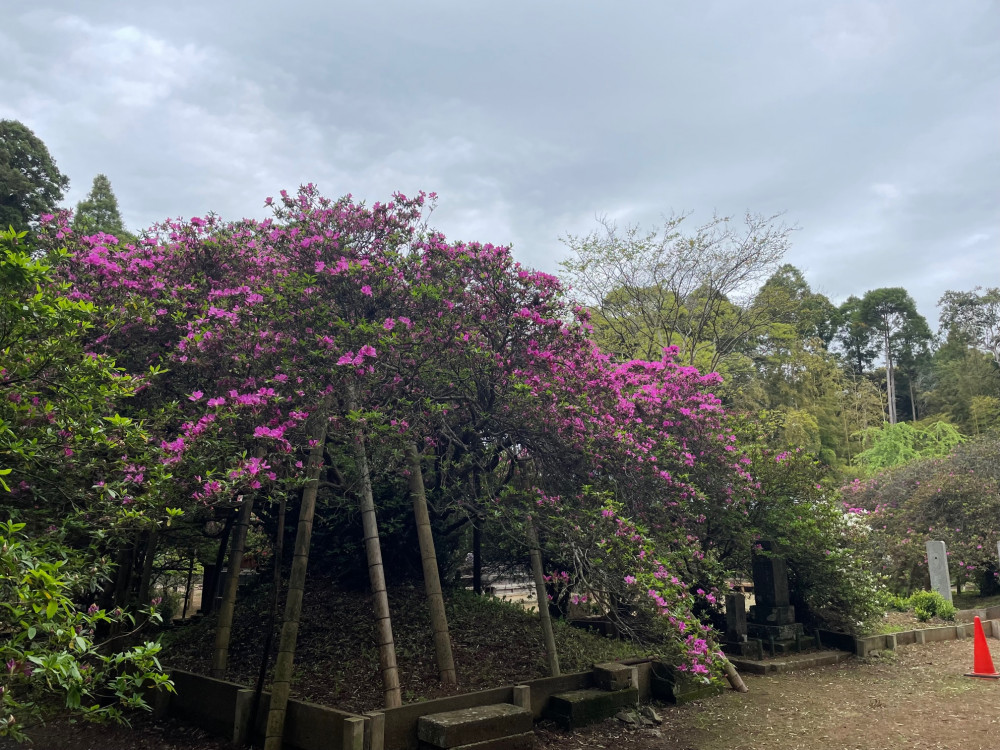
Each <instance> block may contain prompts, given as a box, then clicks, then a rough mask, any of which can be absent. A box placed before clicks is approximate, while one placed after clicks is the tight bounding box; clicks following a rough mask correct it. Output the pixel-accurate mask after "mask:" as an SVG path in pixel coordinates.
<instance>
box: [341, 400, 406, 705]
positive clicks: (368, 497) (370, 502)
mask: <svg viewBox="0 0 1000 750" xmlns="http://www.w3.org/2000/svg"><path fill="white" fill-rule="evenodd" d="M349 408H350V409H351V410H352V411H353V410H354V409H356V408H357V406H356V405H355V403H354V394H353V392H352V393H351V404H350V407H349ZM354 459H355V462H356V463H357V465H358V474H359V475H360V477H361V523H362V526H363V527H364V535H365V554H366V556H367V558H368V580H369V582H370V584H371V589H372V598H373V599H374V603H375V619H376V624H377V627H378V641H379V643H378V646H379V663H380V665H381V668H382V691H383V694H384V696H385V707H386V708H396V707H397V706H401V705H403V700H402V697H401V695H400V692H399V669H398V667H397V666H396V645H395V643H394V641H393V638H392V619H391V616H390V614H389V596H388V594H387V593H386V590H385V571H384V570H383V568H382V548H381V546H380V544H379V536H378V521H377V520H376V518H375V499H374V498H373V497H372V480H371V475H370V474H369V473H368V454H367V452H366V451H365V439H364V435H363V434H362V432H361V428H360V427H358V428H357V429H356V430H355V434H354Z"/></svg>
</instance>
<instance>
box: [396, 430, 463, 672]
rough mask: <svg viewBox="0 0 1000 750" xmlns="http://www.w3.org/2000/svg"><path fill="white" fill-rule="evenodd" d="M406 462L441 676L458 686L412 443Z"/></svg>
mask: <svg viewBox="0 0 1000 750" xmlns="http://www.w3.org/2000/svg"><path fill="white" fill-rule="evenodd" d="M406 464H407V468H408V469H409V472H410V475H409V477H408V480H409V484H410V494H411V495H412V496H413V515H414V518H415V519H416V522H417V541H418V542H419V543H420V562H421V564H422V565H423V569H424V588H425V590H426V592H427V606H428V609H430V615H431V630H432V631H433V632H434V651H435V654H436V655H437V667H438V675H439V677H440V678H441V682H443V683H444V684H446V685H455V684H457V682H458V676H457V675H456V673H455V659H454V657H453V656H452V653H451V638H450V637H449V635H448V615H447V613H446V612H445V609H444V595H443V594H442V593H441V575H440V573H439V572H438V565H437V554H436V553H435V551H434V535H433V533H432V532H431V519H430V514H429V513H428V512H427V493H426V492H425V490H424V472H423V469H422V468H421V466H420V454H419V453H417V446H416V445H414V444H413V443H412V442H411V443H407V445H406Z"/></svg>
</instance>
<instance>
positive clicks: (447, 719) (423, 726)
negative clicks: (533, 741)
mask: <svg viewBox="0 0 1000 750" xmlns="http://www.w3.org/2000/svg"><path fill="white" fill-rule="evenodd" d="M533 726H534V722H533V721H532V718H531V711H529V710H528V709H526V708H521V707H520V706H515V705H513V704H510V703H496V704H494V705H492V706H476V707H474V708H462V709H459V710H457V711H445V712H443V713H439V714H429V715H427V716H421V717H420V718H419V719H418V720H417V737H418V739H419V740H420V743H421V747H425V748H441V749H448V750H457V749H458V748H466V747H470V748H475V750H492V748H494V747H497V748H499V747H512V748H513V747H521V745H518V744H516V743H515V744H510V745H504V744H498V745H493V744H488V743H493V742H496V741H500V740H511V741H513V738H516V737H519V736H521V735H525V734H531V736H532V737H534V733H533V731H532V729H533ZM484 743H487V744H484Z"/></svg>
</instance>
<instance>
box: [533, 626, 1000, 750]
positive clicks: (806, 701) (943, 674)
mask: <svg viewBox="0 0 1000 750" xmlns="http://www.w3.org/2000/svg"><path fill="white" fill-rule="evenodd" d="M989 643H990V645H991V646H992V648H993V650H994V651H997V652H998V653H1000V648H998V646H997V643H998V642H997V641H996V640H994V639H990V641H989ZM971 667H972V640H971V639H968V640H961V641H949V642H943V643H935V644H928V645H924V646H917V645H914V646H904V647H902V648H901V649H900V650H899V651H897V652H895V653H891V652H890V653H888V655H887V656H884V657H879V658H870V659H866V660H860V661H859V660H856V659H852V660H850V661H848V662H845V663H843V664H840V665H836V666H830V667H822V668H819V669H812V670H805V671H802V672H792V673H787V674H783V675H776V676H769V677H755V676H753V675H749V676H747V677H746V682H747V686H748V687H749V688H750V692H749V693H746V694H744V695H741V694H739V693H734V692H727V693H724V694H723V695H721V696H719V697H718V698H714V699H711V700H706V701H701V702H698V703H695V704H690V705H687V706H682V707H680V708H665V709H663V710H662V711H661V716H663V718H664V723H663V725H662V726H661V727H659V728H658V729H657V730H649V729H646V730H627V729H624V728H623V727H624V725H623V724H621V723H620V722H605V723H604V724H602V725H598V726H597V727H593V728H590V729H586V730H581V731H579V732H576V733H573V734H566V733H562V732H558V731H554V730H553V729H552V728H551V727H544V726H543V727H540V729H539V735H540V737H541V739H542V742H543V743H545V747H546V748H548V750H570V748H584V747H586V748H591V747H593V748H601V747H604V748H619V747H621V748H629V749H630V750H652V749H653V748H657V750H749V749H750V748H766V749H767V750H800V749H802V750H805V749H806V748H808V749H809V750H892V749H894V748H907V749H908V750H925V749H930V748H945V749H947V750H985V749H986V748H997V747H1000V712H998V710H997V706H998V705H1000V680H979V679H974V678H970V677H964V676H963V673H964V672H967V671H969V670H970V669H971ZM655 732H658V733H659V736H656V734H655Z"/></svg>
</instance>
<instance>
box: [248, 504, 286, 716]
mask: <svg viewBox="0 0 1000 750" xmlns="http://www.w3.org/2000/svg"><path fill="white" fill-rule="evenodd" d="M285 505H286V503H285V496H284V495H282V496H281V499H280V500H279V501H278V524H277V526H278V528H277V531H276V532H275V535H274V571H272V579H271V611H270V612H269V613H268V617H267V632H266V633H265V634H264V645H263V646H262V647H261V654H260V668H259V669H258V670H257V685H256V687H254V692H253V704H252V706H251V708H250V721H249V726H250V727H255V726H257V714H258V713H259V712H260V696H261V693H263V692H264V679H265V678H266V677H267V663H268V661H270V659H271V643H272V641H273V640H274V625H275V622H276V621H277V619H278V600H279V599H280V598H281V560H282V558H283V557H284V554H285Z"/></svg>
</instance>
